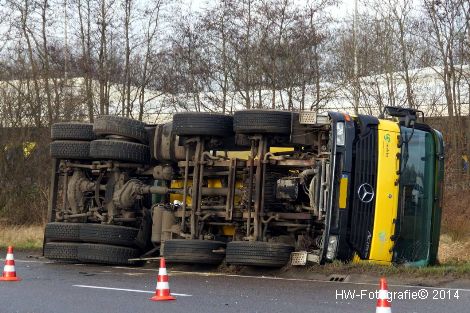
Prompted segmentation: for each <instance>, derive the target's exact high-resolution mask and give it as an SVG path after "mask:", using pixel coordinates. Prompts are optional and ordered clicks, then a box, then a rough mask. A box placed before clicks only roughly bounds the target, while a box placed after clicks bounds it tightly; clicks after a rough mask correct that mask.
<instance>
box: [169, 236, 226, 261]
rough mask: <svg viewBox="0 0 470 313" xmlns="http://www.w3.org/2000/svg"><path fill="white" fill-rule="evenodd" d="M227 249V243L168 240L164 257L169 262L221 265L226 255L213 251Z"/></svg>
mask: <svg viewBox="0 0 470 313" xmlns="http://www.w3.org/2000/svg"><path fill="white" fill-rule="evenodd" d="M220 248H225V243H224V242H221V241H212V240H188V239H172V240H166V241H165V243H164V245H163V256H164V257H165V259H166V260H167V261H168V262H174V263H197V264H220V263H221V262H222V261H223V259H224V257H225V254H223V253H214V252H212V250H218V249H220Z"/></svg>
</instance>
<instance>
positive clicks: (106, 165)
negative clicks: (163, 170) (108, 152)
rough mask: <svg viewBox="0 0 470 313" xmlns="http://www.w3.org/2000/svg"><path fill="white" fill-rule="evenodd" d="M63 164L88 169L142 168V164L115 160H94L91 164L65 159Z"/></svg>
mask: <svg viewBox="0 0 470 313" xmlns="http://www.w3.org/2000/svg"><path fill="white" fill-rule="evenodd" d="M64 166H66V167H71V168H86V169H90V170H100V169H113V168H135V169H142V171H143V170H144V168H143V167H142V164H135V163H124V162H117V161H106V162H102V161H94V162H93V163H91V164H82V163H75V162H70V161H65V162H64Z"/></svg>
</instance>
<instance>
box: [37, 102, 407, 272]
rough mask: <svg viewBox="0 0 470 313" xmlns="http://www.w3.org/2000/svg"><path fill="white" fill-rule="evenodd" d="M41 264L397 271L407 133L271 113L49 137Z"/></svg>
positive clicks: (365, 119) (366, 122) (59, 128)
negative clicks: (367, 266)
mask: <svg viewBox="0 0 470 313" xmlns="http://www.w3.org/2000/svg"><path fill="white" fill-rule="evenodd" d="M52 139H53V142H52V143H51V156H52V157H53V164H54V166H53V173H52V176H53V179H52V186H51V187H52V188H51V202H50V206H49V216H50V223H49V224H48V225H47V226H46V232H45V238H46V243H45V249H44V253H45V255H46V257H49V258H52V259H61V260H69V261H79V262H98V263H109V264H129V262H130V261H129V259H134V258H136V257H139V256H142V255H150V254H157V255H158V254H160V255H163V256H165V257H166V258H167V260H168V261H170V262H182V263H202V264H219V263H221V262H222V261H223V260H225V261H226V262H227V263H228V264H232V265H254V266H272V267H280V266H283V265H285V264H287V262H288V261H289V259H290V257H291V253H292V252H294V251H305V252H306V253H308V256H309V260H312V261H314V262H318V263H325V262H329V261H333V260H335V259H338V260H341V261H350V260H353V259H355V260H367V261H373V262H378V263H383V264H390V263H391V262H394V256H393V250H394V247H395V242H396V240H397V238H396V235H397V234H396V221H397V214H398V211H399V203H400V184H399V182H400V164H401V163H400V151H401V149H402V148H401V147H400V140H401V139H400V127H399V123H397V122H392V121H386V120H380V121H379V120H378V119H376V118H374V117H370V116H358V117H354V118H352V117H350V116H349V115H347V114H340V113H332V112H330V113H329V114H328V115H317V114H315V113H313V112H303V113H301V114H299V113H295V112H286V111H273V110H247V111H239V112H236V113H235V114H234V116H233V117H232V116H228V115H222V114H211V113H196V112H194V113H193V112H186V113H176V114H175V115H174V117H173V121H172V122H170V123H166V124H161V125H153V126H149V125H144V124H143V123H141V122H138V121H134V120H131V119H126V118H121V117H114V116H102V117H98V118H97V119H96V121H95V123H94V124H93V125H91V124H80V123H59V124H55V125H54V126H53V128H52Z"/></svg>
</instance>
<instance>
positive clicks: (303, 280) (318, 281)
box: [113, 266, 470, 292]
mask: <svg viewBox="0 0 470 313" xmlns="http://www.w3.org/2000/svg"><path fill="white" fill-rule="evenodd" d="M113 268H116V269H127V270H136V271H149V272H158V269H152V268H138V267H121V266H114V267H113ZM169 274H170V276H171V274H184V275H194V276H204V277H208V276H221V277H237V278H252V279H267V280H284V281H300V282H307V283H308V282H311V283H328V284H339V285H344V284H350V285H362V286H364V285H365V286H375V287H378V283H377V284H375V283H363V282H337V281H329V280H319V279H306V278H284V277H275V276H250V275H238V274H225V273H210V272H186V271H169ZM388 286H389V287H399V288H419V289H431V290H432V289H439V290H459V291H465V292H470V289H464V288H448V287H432V286H414V285H395V284H388Z"/></svg>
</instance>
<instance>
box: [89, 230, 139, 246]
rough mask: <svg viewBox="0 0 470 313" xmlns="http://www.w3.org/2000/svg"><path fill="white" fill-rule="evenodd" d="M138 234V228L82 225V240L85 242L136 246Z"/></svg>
mask: <svg viewBox="0 0 470 313" xmlns="http://www.w3.org/2000/svg"><path fill="white" fill-rule="evenodd" d="M138 233H139V230H138V229H137V228H132V227H124V226H116V225H103V224H82V225H81V227H80V239H81V240H82V241H83V242H89V243H104V244H109V245H117V246H129V247H132V246H134V245H135V240H136V238H137V234H138Z"/></svg>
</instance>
